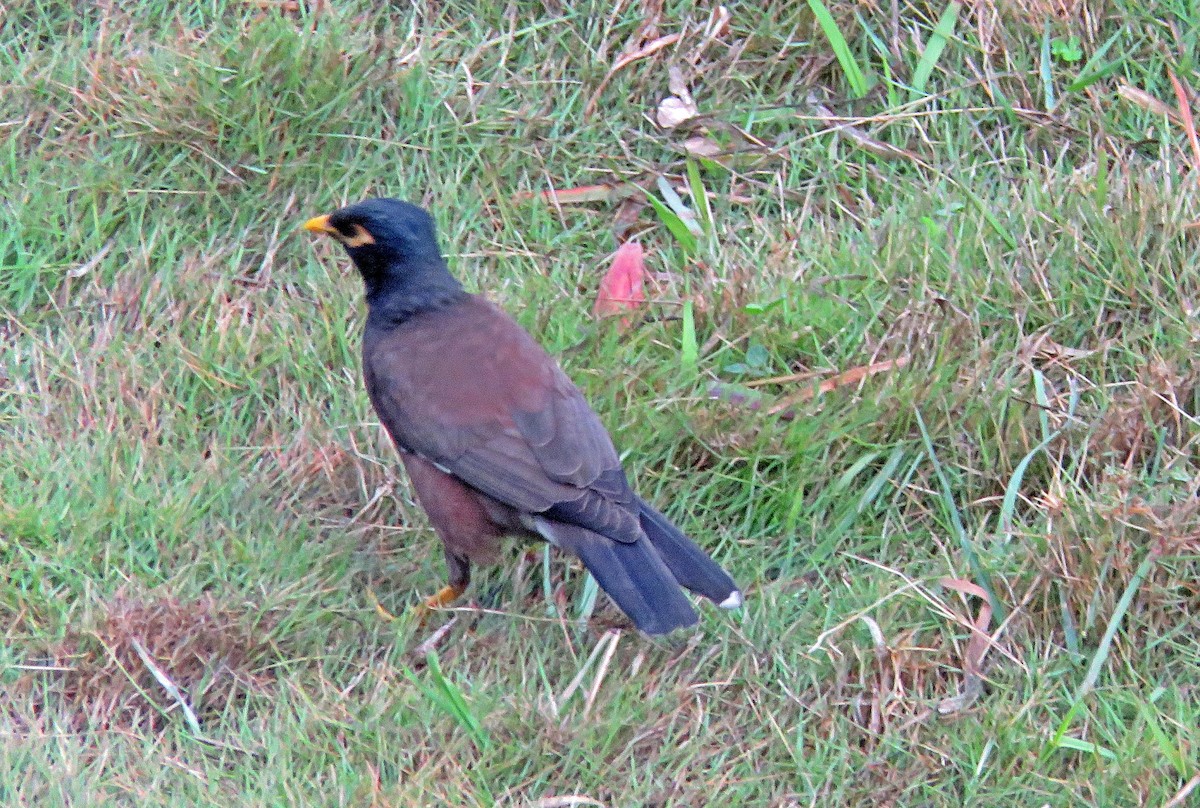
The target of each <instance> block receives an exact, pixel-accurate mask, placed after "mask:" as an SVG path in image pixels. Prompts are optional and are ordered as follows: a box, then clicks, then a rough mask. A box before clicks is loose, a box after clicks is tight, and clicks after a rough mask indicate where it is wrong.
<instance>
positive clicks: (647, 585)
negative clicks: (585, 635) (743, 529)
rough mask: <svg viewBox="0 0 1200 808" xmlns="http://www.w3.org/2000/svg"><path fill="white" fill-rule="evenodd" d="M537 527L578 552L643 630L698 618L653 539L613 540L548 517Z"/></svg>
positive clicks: (678, 625)
mask: <svg viewBox="0 0 1200 808" xmlns="http://www.w3.org/2000/svg"><path fill="white" fill-rule="evenodd" d="M538 532H540V533H542V535H544V536H546V538H551V537H552V541H553V542H554V543H555V544H557V545H558V546H559V547H561V548H563V549H564V550H567V551H568V552H571V553H574V554H575V555H577V556H579V560H580V561H582V562H583V565H584V566H585V567H587V569H588V572H590V573H591V574H592V576H593V577H594V578H595V579H596V583H598V584H600V588H601V589H603V590H604V591H605V592H607V593H608V596H609V597H610V598H612V599H613V601H614V602H615V603H616V604H617V606H619V607H620V608H621V611H623V612H625V614H627V615H629V617H630V619H632V620H633V622H634V625H636V626H637V627H638V629H639V630H641V631H644V632H646V633H647V634H666V633H668V632H670V631H674V630H675V629H677V628H684V627H685V626H691V625H694V624H695V623H696V612H695V610H694V609H692V604H691V602H689V601H688V599H687V596H686V595H684V594H683V590H681V589H680V588H679V585H678V584H676V582H675V577H674V576H673V575H672V570H671V568H670V567H669V566H668V565H667V564H664V563H663V559H662V558H661V557H660V556H659V551H658V550H657V549H656V548H655V546H654V545H653V544H651V543H650V542H648V541H643V540H640V539H639V540H638V541H634V542H628V543H626V542H618V541H613V540H612V539H609V538H607V537H605V536H601V535H600V534H598V533H593V532H592V531H590V530H587V529H586V528H582V527H579V526H577V525H571V524H567V523H565V522H554V521H550V520H548V519H542V520H539V523H538ZM685 541H686V540H685ZM709 563H712V562H709Z"/></svg>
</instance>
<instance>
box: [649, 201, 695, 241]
mask: <svg viewBox="0 0 1200 808" xmlns="http://www.w3.org/2000/svg"><path fill="white" fill-rule="evenodd" d="M646 199H648V200H649V201H650V207H652V208H654V212H655V213H657V214H658V218H659V219H660V220H662V223H663V224H665V225H666V226H667V229H668V230H670V231H671V235H673V236H674V237H675V240H676V241H678V242H679V246H680V247H682V248H683V251H684V252H685V253H687V254H688V255H695V254H696V248H697V246H698V243H697V241H696V237H695V236H694V235H693V234H692V231H691V230H690V229H688V226H687V225H686V224H684V223H683V219H680V218H679V217H678V216H677V215H675V212H674V211H673V210H671V209H670V208H668V207H667V206H666V205H664V204H663V203H662V202H661V201H659V199H658V198H657V197H656V196H654V194H646Z"/></svg>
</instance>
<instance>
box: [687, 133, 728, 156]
mask: <svg viewBox="0 0 1200 808" xmlns="http://www.w3.org/2000/svg"><path fill="white" fill-rule="evenodd" d="M683 149H684V151H686V152H687V153H688V154H690V155H692V156H693V157H710V158H711V157H716V156H718V155H719V154H721V153H722V152H724V151H725V150H724V149H722V148H721V145H720V144H719V143H717V142H716V141H715V140H713V139H712V138H710V137H705V136H704V135H695V136H693V137H690V138H688V139H687V140H685V141H683Z"/></svg>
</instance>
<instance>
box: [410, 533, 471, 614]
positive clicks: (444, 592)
mask: <svg viewBox="0 0 1200 808" xmlns="http://www.w3.org/2000/svg"><path fill="white" fill-rule="evenodd" d="M443 549H444V550H445V551H446V568H447V571H448V572H449V578H450V581H449V583H447V584H446V585H445V586H443V587H442V588H441V589H439V590H438V592H437V594H436V595H432V596H430V597H429V598H426V599H425V602H424V603H422V604H421V605H419V606H418V607H417V610H418V611H419V612H420V614H421V622H422V623H424V622H425V618H427V617H428V616H429V613H430V612H431V611H433V610H434V609H441V608H443V607H445V606H449V605H450V604H451V603H453V602H454V601H456V600H458V598H459V596H461V595H462V593H463V592H466V591H467V586H469V585H470V583H471V562H469V561H468V560H467V559H465V558H463V557H462V556H459V555H455V554H454V553H452V552H450V548H448V547H444V546H443Z"/></svg>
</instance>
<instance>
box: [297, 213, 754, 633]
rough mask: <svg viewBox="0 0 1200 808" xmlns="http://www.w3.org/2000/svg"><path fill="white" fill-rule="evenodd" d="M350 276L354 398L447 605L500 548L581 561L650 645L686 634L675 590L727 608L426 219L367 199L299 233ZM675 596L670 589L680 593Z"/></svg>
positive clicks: (728, 602)
mask: <svg viewBox="0 0 1200 808" xmlns="http://www.w3.org/2000/svg"><path fill="white" fill-rule="evenodd" d="M304 228H305V229H306V230H308V231H309V232H311V233H315V234H324V235H328V236H331V237H333V239H335V240H336V241H338V242H340V243H341V245H342V247H344V248H345V251H346V253H347V254H348V255H349V257H350V259H351V261H352V262H353V263H354V266H355V267H356V268H357V269H358V272H359V274H360V275H361V276H362V281H363V286H364V289H365V296H366V306H367V316H366V323H365V326H364V328H363V333H362V370H363V380H364V382H365V386H366V390H367V394H368V397H369V398H370V400H371V404H372V406H373V407H374V409H375V412H376V413H377V414H378V416H379V419H380V421H381V423H382V424H383V426H384V428H385V429H386V430H387V432H388V434H389V435H390V436H391V439H392V442H393V444H394V445H395V447H396V449H397V451H398V452H399V454H400V459H401V461H402V463H403V465H404V468H405V471H406V472H407V474H408V478H409V481H410V482H411V484H412V488H413V491H414V493H415V495H416V498H417V500H418V502H419V503H420V505H421V507H422V508H423V509H424V511H425V512H426V514H427V515H428V517H429V521H430V523H431V525H432V527H433V530H434V532H435V533H436V534H437V535H438V537H439V538H440V539H441V542H442V545H443V551H444V555H445V560H446V566H447V571H448V583H447V585H446V586H445V587H443V588H442V589H441V590H440V591H439V592H437V594H435V595H433V596H432V597H429V598H428V599H427V600H426V601H425V603H424V606H425V608H426V609H436V608H440V607H444V606H448V605H450V604H452V603H454V602H455V601H456V600H457V599H458V598H459V597H461V596H462V594H463V593H464V592H465V591H466V589H467V588H468V586H469V584H470V581H471V566H472V565H483V564H494V563H497V562H498V561H499V560H500V552H501V549H502V547H503V539H504V538H505V537H507V536H516V537H520V538H526V539H535V540H536V539H541V540H545V541H548V542H550V544H552V545H554V546H556V547H558V548H560V549H561V550H564V551H566V552H568V553H571V554H573V555H575V556H576V557H578V558H579V560H580V561H581V562H582V563H583V566H584V567H586V568H587V570H588V571H589V572H590V573H591V574H592V576H593V577H594V578H595V580H596V582H597V583H598V584H599V586H600V588H601V589H602V590H604V592H606V593H607V594H608V596H609V597H610V598H611V599H612V600H613V601H614V602H615V603H616V605H617V606H618V607H619V608H620V609H621V610H622V611H623V612H624V613H625V614H626V615H627V616H628V617H629V618H630V619H631V620H632V622H633V624H634V625H635V626H636V627H637V629H638V630H640V631H642V632H644V633H646V634H648V635H663V634H668V633H670V632H671V631H674V630H676V629H680V628H685V627H688V626H692V625H694V624H695V623H696V622H697V620H698V617H697V614H696V611H695V609H694V608H693V606H692V602H691V600H690V599H689V598H688V596H687V595H685V594H684V592H683V589H688V590H691V591H692V592H695V593H697V594H699V595H701V596H703V597H705V598H708V599H709V600H711V601H713V602H714V603H716V604H717V605H719V606H721V607H724V608H726V609H736V608H738V607H740V606H741V605H742V602H743V596H742V593H741V591H740V590H739V589H738V587H737V585H736V584H735V583H734V581H733V578H731V577H730V575H729V574H728V573H727V572H726V571H725V570H724V569H723V568H722V567H721V566H720V565H719V564H717V562H715V561H713V560H712V558H710V557H709V556H708V554H707V553H705V552H704V550H702V549H701V548H700V547H699V546H698V545H697V544H696V543H695V542H694V541H692V540H691V539H690V538H688V537H687V536H686V535H684V533H683V532H682V531H681V530H680V529H679V528H677V527H676V526H675V525H674V524H672V523H671V521H670V520H669V519H667V517H666V516H664V515H663V514H662V513H661V512H659V511H658V510H656V509H655V508H654V507H653V506H651V505H650V504H649V503H647V502H646V501H645V500H644V499H642V498H640V497H639V496H638V495H637V494H636V493H635V492H634V490H633V488H632V487H631V486H630V483H629V481H628V477H627V476H626V473H625V470H624V469H623V468H622V465H621V462H620V459H619V458H618V456H617V452H616V449H615V448H614V446H613V442H612V439H611V438H610V436H609V434H608V431H607V430H606V429H605V428H604V426H603V424H602V423H601V421H600V418H599V416H598V415H597V414H596V413H595V411H594V410H593V409H592V408H591V407H590V406H589V405H588V403H587V401H586V400H585V399H584V396H583V394H582V393H581V392H580V390H579V388H578V387H576V386H575V384H574V383H573V382H572V381H571V380H570V379H569V378H568V377H567V375H566V373H564V372H563V370H562V368H561V367H560V366H559V364H558V363H557V362H556V361H555V360H554V359H553V358H552V357H551V356H550V355H549V354H548V353H547V352H546V351H545V350H544V349H543V348H542V347H541V346H540V345H539V344H538V343H537V341H536V340H535V339H534V338H533V337H532V336H531V335H530V334H529V332H527V331H526V330H525V329H524V328H522V327H521V326H520V325H519V324H518V323H517V322H516V321H515V320H513V319H512V318H511V317H510V316H509V315H508V314H507V313H506V312H505V311H504V310H503V309H501V308H500V307H499V306H497V305H496V304H494V303H492V302H490V301H489V300H487V299H486V298H485V297H483V296H481V295H477V294H471V293H468V292H467V291H466V290H465V289H464V288H463V285H462V284H461V283H460V282H459V281H458V280H457V279H456V278H455V277H454V275H452V274H451V272H450V270H449V268H448V266H447V263H446V260H445V258H444V256H443V254H442V251H441V248H440V247H439V245H438V238H437V233H436V228H435V225H434V221H433V218H432V216H431V215H430V214H429V212H428V211H426V210H425V209H424V208H422V207H420V206H418V205H414V204H412V203H409V202H405V201H402V200H399V199H391V198H382V197H381V198H370V199H367V200H364V201H362V202H359V203H356V204H352V205H350V206H348V207H344V208H341V209H340V210H337V211H335V212H334V213H331V214H327V215H323V216H317V217H314V218H312V219H309V220H308V221H306V222H305V224H304ZM681 587H682V588H681Z"/></svg>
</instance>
